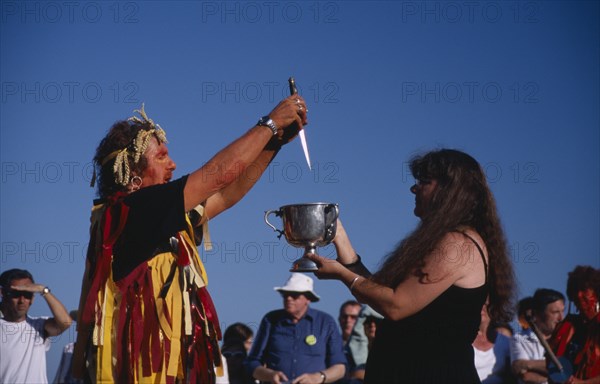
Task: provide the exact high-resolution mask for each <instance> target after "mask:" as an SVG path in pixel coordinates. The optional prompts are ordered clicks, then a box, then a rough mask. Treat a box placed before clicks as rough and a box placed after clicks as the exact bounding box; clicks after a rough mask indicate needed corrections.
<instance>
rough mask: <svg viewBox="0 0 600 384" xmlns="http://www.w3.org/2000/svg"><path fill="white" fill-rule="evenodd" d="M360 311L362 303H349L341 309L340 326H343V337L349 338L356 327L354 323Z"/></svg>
mask: <svg viewBox="0 0 600 384" xmlns="http://www.w3.org/2000/svg"><path fill="white" fill-rule="evenodd" d="M359 313H360V305H354V304H348V305H345V306H344V307H343V308H342V309H341V310H340V317H339V318H338V321H339V322H340V327H341V328H342V339H344V340H347V339H348V337H350V334H351V333H352V329H354V324H356V320H357V319H358V314H359Z"/></svg>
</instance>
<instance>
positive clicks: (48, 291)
mask: <svg viewBox="0 0 600 384" xmlns="http://www.w3.org/2000/svg"><path fill="white" fill-rule="evenodd" d="M49 293H50V288H48V287H44V289H42V292H40V295H42V297H44V296H46V295H47V294H49Z"/></svg>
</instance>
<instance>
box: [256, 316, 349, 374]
mask: <svg viewBox="0 0 600 384" xmlns="http://www.w3.org/2000/svg"><path fill="white" fill-rule="evenodd" d="M263 364H266V365H267V367H268V368H271V369H273V370H276V371H282V372H283V373H285V375H286V376H287V377H288V379H289V380H290V381H292V380H294V379H295V378H296V377H298V376H300V375H302V374H303V373H314V372H319V371H323V370H325V369H327V368H329V367H331V366H332V365H335V364H346V357H345V356H344V352H343V343H342V336H341V334H340V331H339V330H338V326H337V324H336V322H335V320H334V319H333V317H331V316H330V315H328V314H326V313H325V312H321V311H318V310H316V309H312V308H310V307H309V308H308V310H307V311H306V314H305V315H304V317H302V319H300V320H299V321H298V323H296V324H294V323H293V322H292V319H291V318H290V316H289V315H288V314H287V313H286V312H285V310H283V309H280V310H277V311H272V312H269V313H267V315H266V316H265V317H263V319H262V321H261V323H260V328H259V329H258V332H257V333H256V337H255V338H254V344H252V349H251V350H250V354H249V355H248V358H247V359H246V361H245V362H244V365H245V367H246V369H247V370H248V372H250V374H252V373H253V372H254V370H255V369H256V367H258V366H261V365H263Z"/></svg>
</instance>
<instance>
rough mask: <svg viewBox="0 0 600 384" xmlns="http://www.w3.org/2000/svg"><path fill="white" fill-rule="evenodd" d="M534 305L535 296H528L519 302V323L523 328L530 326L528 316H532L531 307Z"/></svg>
mask: <svg viewBox="0 0 600 384" xmlns="http://www.w3.org/2000/svg"><path fill="white" fill-rule="evenodd" d="M532 306H533V297H531V296H528V297H525V298H523V299H521V300H519V303H518V304H517V316H518V320H519V325H520V326H521V328H523V329H528V328H529V323H528V322H527V317H528V316H529V317H530V316H532V313H531V308H532Z"/></svg>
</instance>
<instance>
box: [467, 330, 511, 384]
mask: <svg viewBox="0 0 600 384" xmlns="http://www.w3.org/2000/svg"><path fill="white" fill-rule="evenodd" d="M473 350H474V351H475V368H476V369H477V374H478V375H479V380H481V382H482V383H486V384H488V383H490V384H491V383H502V382H503V374H505V373H506V371H509V370H510V367H507V363H508V362H509V360H510V339H509V338H508V337H506V336H504V335H503V334H501V333H499V334H497V336H496V342H495V343H494V346H493V347H492V348H490V349H488V350H487V351H480V350H479V349H477V348H475V347H473Z"/></svg>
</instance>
